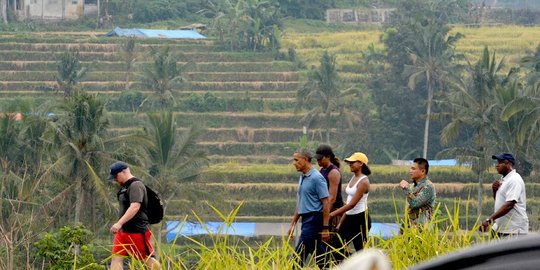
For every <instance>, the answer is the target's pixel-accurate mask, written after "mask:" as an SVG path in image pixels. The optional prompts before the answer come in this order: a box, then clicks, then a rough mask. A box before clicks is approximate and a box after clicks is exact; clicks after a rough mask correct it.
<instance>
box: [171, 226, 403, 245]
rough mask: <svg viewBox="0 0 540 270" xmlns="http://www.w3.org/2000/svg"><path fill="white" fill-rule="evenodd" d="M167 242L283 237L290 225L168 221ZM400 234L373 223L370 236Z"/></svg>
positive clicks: (388, 236) (386, 236) (394, 228)
mask: <svg viewBox="0 0 540 270" xmlns="http://www.w3.org/2000/svg"><path fill="white" fill-rule="evenodd" d="M166 226H167V241H168V242H172V241H174V240H175V239H176V238H177V237H181V236H193V235H205V234H218V233H219V234H228V235H238V236H247V237H252V236H261V235H276V236H281V235H285V234H286V233H287V230H288V228H289V226H290V224H289V223H254V222H233V223H231V224H230V226H228V225H227V224H226V223H223V222H206V223H204V225H201V224H200V223H198V222H180V221H167V223H166ZM398 233H399V226H398V224H395V223H372V224H371V230H369V235H370V236H378V237H381V238H383V239H389V238H391V237H392V236H394V235H397V234H398Z"/></svg>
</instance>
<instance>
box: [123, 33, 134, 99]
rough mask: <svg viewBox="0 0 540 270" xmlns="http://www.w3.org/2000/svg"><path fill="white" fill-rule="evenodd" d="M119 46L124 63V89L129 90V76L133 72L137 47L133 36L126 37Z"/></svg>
mask: <svg viewBox="0 0 540 270" xmlns="http://www.w3.org/2000/svg"><path fill="white" fill-rule="evenodd" d="M121 48H122V52H121V56H122V58H123V59H124V63H125V64H126V69H125V72H126V77H125V80H124V81H125V84H126V86H125V90H129V87H130V77H131V74H132V73H133V66H134V65H135V61H137V48H136V40H135V37H128V38H127V39H126V40H125V41H124V43H123V44H122V47H121Z"/></svg>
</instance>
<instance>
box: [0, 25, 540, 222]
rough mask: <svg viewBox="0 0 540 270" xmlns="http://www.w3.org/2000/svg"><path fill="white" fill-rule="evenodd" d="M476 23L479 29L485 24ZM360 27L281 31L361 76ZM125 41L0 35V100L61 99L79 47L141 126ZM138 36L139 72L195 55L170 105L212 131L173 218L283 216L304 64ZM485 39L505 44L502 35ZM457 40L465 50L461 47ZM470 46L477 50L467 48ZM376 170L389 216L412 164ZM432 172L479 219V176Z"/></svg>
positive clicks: (125, 126) (532, 209) (114, 115)
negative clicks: (329, 52) (165, 58)
mask: <svg viewBox="0 0 540 270" xmlns="http://www.w3.org/2000/svg"><path fill="white" fill-rule="evenodd" d="M532 29H537V28H532ZM470 31H472V32H474V31H476V30H475V29H471V30H470ZM477 31H479V32H475V33H480V32H481V31H482V30H477ZM340 35H341V34H340ZM356 35H360V36H361V37H362V38H360V37H359V38H358V40H356V41H355V38H351V33H349V34H346V35H345V36H347V39H348V40H350V41H351V42H353V43H352V44H351V43H345V45H343V46H338V45H339V44H337V43H336V42H338V41H339V40H340V38H336V36H332V35H330V34H329V35H328V36H325V35H322V34H321V35H319V36H314V35H309V37H308V35H304V34H297V36H296V37H293V38H291V39H290V40H287V39H286V43H287V42H289V44H292V43H294V44H300V45H298V46H297V48H298V52H299V53H300V54H301V55H304V56H306V57H305V59H307V60H308V63H309V64H311V62H309V60H310V59H312V60H313V61H316V59H318V54H319V52H321V51H322V50H323V49H325V48H330V47H332V48H334V49H335V50H337V51H335V52H338V53H340V54H341V55H338V57H339V58H338V59H339V60H343V61H342V62H339V61H338V62H339V63H340V71H341V74H342V77H343V78H345V79H346V80H348V81H349V82H355V81H360V80H361V79H362V74H361V73H359V72H358V68H359V67H358V62H356V60H355V57H357V56H358V54H359V51H360V50H363V49H365V48H366V47H367V45H368V44H369V43H365V42H364V41H366V40H367V41H371V42H374V41H376V38H377V37H378V36H377V35H374V33H372V32H365V33H356ZM516 35H517V34H516ZM516 35H514V37H516ZM467 36H469V37H471V36H473V35H471V34H469V35H466V38H465V39H464V41H463V42H464V43H463V44H468V42H467ZM527 36H528V35H527ZM373 37H375V38H373ZM344 38H345V37H343V38H342V39H344ZM328 39H334V41H332V42H329V40H328ZM482 39H483V38H477V39H475V40H476V41H474V40H471V41H469V42H470V43H471V44H476V45H478V46H473V47H474V48H476V47H478V48H479V49H481V44H484V43H486V42H489V40H487V41H482ZM527 40H529V39H527ZM123 42H124V41H123V40H122V39H106V38H102V37H98V36H96V35H95V34H93V33H42V34H14V33H12V34H10V33H8V34H6V33H4V34H0V106H1V107H5V106H8V105H9V104H13V103H14V102H13V101H15V100H21V99H22V100H25V99H26V100H33V101H36V102H42V101H44V100H47V99H51V98H57V99H61V98H62V97H61V95H60V94H59V93H55V90H54V87H55V77H54V76H55V74H56V61H57V59H58V57H59V55H60V54H61V53H62V52H64V51H65V50H67V49H76V50H78V51H79V52H80V57H81V61H82V63H83V66H85V67H86V68H87V69H88V73H87V75H86V77H85V78H84V80H83V83H82V84H83V85H84V87H85V89H87V90H88V91H90V92H93V93H97V94H98V95H99V96H100V97H102V98H103V99H104V100H106V101H107V102H109V104H108V106H107V107H108V109H109V111H110V119H111V123H112V128H113V130H114V131H115V132H117V133H125V132H129V131H131V130H133V129H139V128H141V127H142V126H143V125H144V123H145V120H146V119H145V116H144V114H136V113H134V110H135V109H137V108H131V109H125V108H123V109H120V108H118V106H117V105H118V104H120V103H121V102H120V101H122V98H125V97H126V96H129V95H126V94H130V93H131V94H132V92H134V91H135V92H138V93H140V94H142V95H150V94H152V93H151V92H150V91H149V90H148V89H144V88H143V87H142V86H141V84H140V83H139V80H138V78H137V76H136V75H133V76H132V80H131V81H130V82H129V88H130V91H126V90H125V88H126V85H125V84H126V83H125V81H124V80H125V75H126V74H125V61H124V60H122V53H121V44H122V43H123ZM137 42H138V43H137V46H138V48H139V52H140V53H139V55H138V58H137V62H136V68H135V70H136V73H139V74H140V72H141V70H142V69H143V67H144V66H145V65H147V64H148V63H149V62H150V61H151V56H150V53H149V51H150V50H152V49H155V48H158V47H161V46H169V47H170V49H171V52H173V53H174V54H175V55H176V56H177V57H178V59H179V63H180V64H183V63H186V62H191V63H192V64H191V65H189V66H188V69H187V70H185V71H184V73H183V76H184V77H185V78H186V82H185V83H184V84H183V85H182V86H180V87H178V89H175V91H174V94H175V97H176V101H177V104H178V105H177V106H176V107H175V110H176V114H177V116H178V117H177V121H178V124H179V127H180V128H184V127H186V126H187V125H189V124H191V123H197V124H199V125H201V126H204V127H205V128H206V129H207V131H208V132H207V133H206V134H205V135H204V136H203V137H202V142H201V145H202V146H203V147H204V148H206V150H207V151H208V153H209V154H210V158H211V161H212V163H211V164H212V166H211V167H210V168H209V169H207V170H206V171H205V172H204V173H203V174H202V175H201V177H200V178H199V179H198V181H196V182H195V183H193V184H189V185H186V190H188V189H189V190H191V191H193V192H191V193H189V194H188V195H186V197H183V198H177V199H174V200H172V201H170V202H169V203H168V205H167V214H168V215H169V218H175V219H176V218H181V217H183V216H184V215H186V214H190V213H192V211H195V212H196V213H197V214H199V215H201V216H202V217H203V219H204V220H208V221H212V220H216V218H217V217H216V215H215V214H214V213H213V211H212V210H211V209H210V207H208V205H206V203H205V201H212V202H214V203H217V205H216V206H217V207H218V208H219V209H221V210H223V211H228V210H232V209H233V208H234V207H235V206H237V205H239V204H240V203H243V207H242V208H241V210H240V212H239V214H238V220H240V221H273V222H288V221H289V219H290V215H291V214H292V213H293V209H294V204H295V198H296V179H297V173H296V172H295V171H294V169H293V168H292V166H291V165H272V164H276V163H281V164H283V163H288V162H289V159H290V156H291V153H292V152H293V151H294V150H295V149H296V148H297V147H298V145H299V138H300V136H301V135H302V127H301V125H300V124H299V121H298V120H299V118H300V116H299V115H296V114H294V113H293V106H294V98H295V93H296V89H297V87H298V86H299V85H301V84H302V83H303V82H304V80H305V76H304V75H303V73H301V72H298V71H295V69H294V67H293V65H292V64H291V63H289V62H286V61H274V60H273V58H272V55H270V54H265V53H231V52H225V51H222V50H220V49H219V47H217V46H215V45H214V44H213V42H212V41H169V40H138V41H137ZM508 42H510V41H508ZM512 42H514V41H512ZM515 42H518V41H515ZM519 42H522V41H519ZM535 42H536V41H530V40H529V41H526V43H525V45H524V46H521V47H520V46H517V47H515V48H516V49H515V50H514V51H508V52H507V53H508V54H511V55H519V54H521V53H522V50H523V49H524V48H533V47H534V46H535V45H534V43H535ZM317 44H318V45H317ZM490 44H493V46H496V45H497V44H499V45H500V46H503V45H504V43H502V42H495V43H490ZM460 46H462V44H461V45H460ZM504 46H510V47H508V48H509V50H510V49H512V48H514V46H513V45H512V46H511V45H504ZM473 47H470V50H473V49H474V48H473ZM501 48H502V47H501ZM462 49H463V50H464V52H466V51H465V47H462ZM471 53H472V54H473V55H474V52H473V51H471ZM514 59H517V57H513V58H512V60H514ZM205 98H209V99H214V100H215V99H217V100H218V101H220V102H222V103H221V105H223V104H224V103H226V106H222V107H220V108H215V109H214V110H212V108H210V109H208V108H206V110H202V111H201V110H200V109H201V108H198V107H197V105H199V104H201V103H197V102H196V101H197V100H200V99H203V100H204V99H205ZM190 102H191V103H190ZM190 104H191V106H190ZM193 104H194V105H193ZM216 104H217V103H216ZM307 135H308V137H309V138H310V139H311V140H314V141H317V140H319V141H320V140H322V139H321V138H322V135H321V131H320V130H318V129H317V128H314V129H311V130H309V131H308V134H307ZM244 163H245V164H244ZM258 164H259V165H258ZM260 164H263V165H260ZM372 170H373V175H372V177H370V178H371V179H372V183H373V189H372V192H371V193H370V198H369V200H370V209H371V211H372V214H373V219H374V222H394V221H395V219H396V216H399V215H401V213H402V211H403V209H402V208H403V194H402V193H401V191H400V190H398V189H396V188H395V187H396V183H397V181H398V180H399V179H401V178H408V174H407V172H408V168H406V167H395V168H392V171H391V172H385V170H387V168H383V167H377V166H373V167H372ZM344 171H345V177H344V180H345V181H347V180H348V177H350V173H348V169H347V168H345V169H344ZM431 174H432V178H433V180H434V182H436V183H437V189H438V193H439V198H440V199H439V201H440V202H444V203H445V204H444V205H443V206H442V208H441V212H442V213H443V214H445V213H446V209H445V206H448V207H449V210H450V211H451V210H453V209H456V207H455V206H454V201H455V200H456V199H458V200H459V201H458V205H459V206H460V207H461V209H460V211H461V213H462V221H467V222H469V224H471V223H473V222H474V221H475V220H476V218H477V217H476V204H475V201H474V199H471V198H476V187H477V184H474V183H476V177H475V176H474V175H473V174H472V173H471V172H470V171H468V169H450V171H449V170H448V169H444V168H433V169H432V171H431ZM484 191H485V192H484V202H485V203H484V205H483V209H484V213H488V212H490V211H492V199H491V198H490V195H489V194H490V190H489V186H488V185H485V186H484ZM527 192H528V193H527V195H528V198H529V200H528V207H529V213H531V214H532V213H538V209H539V208H540V201H538V197H539V196H540V186H538V184H528V190H527ZM531 225H532V226H531V227H532V228H533V229H538V227H539V225H538V217H537V214H535V215H534V216H531Z"/></svg>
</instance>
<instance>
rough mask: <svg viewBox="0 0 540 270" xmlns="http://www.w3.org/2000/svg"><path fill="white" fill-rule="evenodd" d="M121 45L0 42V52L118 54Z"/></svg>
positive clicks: (191, 47)
mask: <svg viewBox="0 0 540 270" xmlns="http://www.w3.org/2000/svg"><path fill="white" fill-rule="evenodd" d="M122 45H123V44H122V43H120V44H106V43H103V44H99V43H56V44H55V43H42V42H39V43H12V42H11V43H9V42H0V51H47V52H64V51H66V50H77V51H79V52H109V53H118V52H121V51H122ZM135 46H136V47H135V49H136V50H139V51H145V52H147V51H149V50H152V49H154V48H157V47H162V46H167V47H169V48H170V49H171V50H173V51H174V50H178V51H183V52H194V51H196V52H205V51H217V50H219V49H218V47H216V46H209V45H205V44H188V43H186V44H159V43H158V44H136V45H135Z"/></svg>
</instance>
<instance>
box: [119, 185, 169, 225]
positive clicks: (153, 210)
mask: <svg viewBox="0 0 540 270" xmlns="http://www.w3.org/2000/svg"><path fill="white" fill-rule="evenodd" d="M135 181H140V180H139V179H133V180H131V181H128V182H126V185H125V186H124V188H125V189H126V190H127V189H128V188H129V186H130V185H131V183H133V182H135ZM144 186H145V187H146V195H147V196H148V204H147V205H146V209H145V210H146V211H145V213H146V216H148V222H149V223H150V224H157V223H160V222H161V220H163V202H162V201H161V198H159V195H158V194H157V193H156V192H155V191H154V190H153V189H151V188H150V187H148V186H147V185H144ZM128 194H129V193H127V192H126V196H127V195H128Z"/></svg>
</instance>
